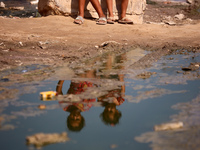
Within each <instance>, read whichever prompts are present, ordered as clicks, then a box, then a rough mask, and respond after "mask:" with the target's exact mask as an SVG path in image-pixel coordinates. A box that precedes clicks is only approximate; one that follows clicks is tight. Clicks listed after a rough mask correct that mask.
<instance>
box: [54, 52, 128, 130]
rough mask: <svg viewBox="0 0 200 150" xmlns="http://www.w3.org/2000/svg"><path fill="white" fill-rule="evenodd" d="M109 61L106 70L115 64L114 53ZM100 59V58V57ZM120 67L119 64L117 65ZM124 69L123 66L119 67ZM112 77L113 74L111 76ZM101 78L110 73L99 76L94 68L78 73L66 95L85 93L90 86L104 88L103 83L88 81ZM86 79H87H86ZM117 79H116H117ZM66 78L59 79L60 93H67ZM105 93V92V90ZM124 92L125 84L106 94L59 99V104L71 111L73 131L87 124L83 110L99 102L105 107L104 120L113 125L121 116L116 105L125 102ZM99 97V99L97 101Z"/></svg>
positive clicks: (118, 76) (102, 116)
mask: <svg viewBox="0 0 200 150" xmlns="http://www.w3.org/2000/svg"><path fill="white" fill-rule="evenodd" d="M107 58H108V59H107V61H106V64H105V68H104V70H110V69H112V68H113V66H114V64H113V63H114V62H115V61H114V60H116V59H115V58H114V56H113V55H108V57H107ZM98 59H100V58H98ZM120 61H122V60H121V59H120ZM117 67H119V66H117ZM119 68H120V69H123V67H119ZM110 77H111V79H112V78H113V76H110ZM101 78H109V75H105V76H97V75H96V71H95V70H94V69H92V70H87V71H85V72H83V73H80V74H79V75H78V78H77V79H73V80H72V81H71V83H70V87H69V89H68V91H67V92H66V95H77V96H80V94H83V93H84V92H86V91H87V90H88V89H89V88H93V87H97V88H98V87H100V88H102V86H103V85H98V82H95V83H92V82H91V81H87V79H95V80H96V81H97V80H99V79H101ZM114 78H117V79H118V80H119V81H120V82H123V81H124V75H123V74H118V75H115V76H114ZM84 80H85V81H84ZM115 81H116V80H115ZM63 84H64V80H59V82H58V84H57V87H56V92H57V94H58V96H59V95H65V94H64V93H63V91H62V89H63ZM104 93H105V92H104ZM124 93H125V85H124V84H123V85H121V86H116V87H114V89H110V88H109V90H107V91H106V94H103V95H101V96H99V97H96V98H88V97H87V98H84V96H83V97H81V98H80V99H78V101H77V100H74V99H73V96H72V99H71V100H70V102H69V101H66V100H63V101H62V100H59V104H60V105H61V107H62V108H63V110H64V111H67V112H69V113H70V114H69V116H68V117H67V127H68V129H69V130H71V131H81V130H82V128H83V127H84V126H85V119H84V117H83V116H82V115H81V112H84V111H88V110H89V109H90V108H91V107H92V106H93V103H95V102H98V103H101V104H100V105H101V106H103V107H105V109H104V111H103V113H102V114H101V115H100V116H101V118H102V121H103V122H104V123H105V124H110V125H111V126H114V125H116V124H117V123H119V119H120V117H121V112H120V111H119V110H117V109H116V106H119V105H121V104H122V103H123V102H124V98H123V97H124ZM96 99H97V101H96Z"/></svg>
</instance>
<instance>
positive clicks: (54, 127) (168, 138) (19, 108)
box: [0, 50, 200, 150]
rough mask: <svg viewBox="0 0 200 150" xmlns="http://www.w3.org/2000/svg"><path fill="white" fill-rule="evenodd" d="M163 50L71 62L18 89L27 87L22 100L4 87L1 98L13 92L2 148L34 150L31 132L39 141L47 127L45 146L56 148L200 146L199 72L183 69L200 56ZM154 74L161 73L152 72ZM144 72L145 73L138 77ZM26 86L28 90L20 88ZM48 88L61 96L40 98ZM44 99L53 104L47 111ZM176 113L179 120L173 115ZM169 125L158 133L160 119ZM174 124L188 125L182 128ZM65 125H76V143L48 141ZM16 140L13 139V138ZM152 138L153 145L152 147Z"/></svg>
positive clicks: (2, 119)
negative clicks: (29, 139)
mask: <svg viewBox="0 0 200 150" xmlns="http://www.w3.org/2000/svg"><path fill="white" fill-rule="evenodd" d="M160 53H161V51H160V52H159V53H158V52H153V53H151V54H150V53H149V54H148V55H146V56H144V52H143V51H141V50H133V51H132V52H128V53H126V55H128V57H127V56H124V55H120V56H119V55H118V56H115V55H112V54H108V55H107V56H105V57H103V58H100V57H97V58H95V59H93V60H89V61H88V62H84V63H81V64H73V63H72V64H70V65H69V66H67V67H66V68H63V70H62V71H60V70H61V68H60V70H57V71H56V72H55V76H56V77H57V78H56V81H55V80H53V81H52V80H48V81H41V82H40V83H39V84H36V85H32V84H33V83H32V82H30V83H29V84H28V85H29V86H30V87H34V88H35V89H34V90H33V88H30V89H29V90H28V91H29V92H28V91H27V87H29V86H27V85H26V86H23V85H17V89H19V91H20V90H22V91H23V94H20V93H19V92H16V93H18V95H19V99H17V98H15V99H13V98H12V96H13V95H10V94H11V92H7V91H10V89H9V88H6V89H5V88H4V89H2V90H1V91H0V94H1V97H2V94H3V95H6V93H7V97H5V98H3V99H1V101H0V113H1V114H0V130H1V134H0V140H1V141H2V142H1V143H0V147H1V148H2V149H6V150H7V149H8V150H9V149H13V148H15V147H17V148H18V149H20V150H24V149H27V147H26V145H25V144H24V143H25V142H24V140H25V137H27V136H28V135H32V136H34V137H36V140H37V141H36V142H40V140H39V141H38V139H39V137H38V134H39V135H42V134H40V133H43V134H44V135H45V136H43V135H42V137H44V139H43V143H44V144H42V148H43V149H44V150H45V149H48V150H51V149H55V147H56V148H58V147H59V148H60V147H62V148H61V149H64V148H66V147H67V148H68V149H73V150H79V149H83V150H91V149H97V150H98V149H108V148H112V149H113V148H115V149H124V150H130V149H134V148H135V149H142V150H144V149H145V150H149V149H154V150H159V149H168V150H174V149H176V150H179V149H181V150H182V149H197V147H199V126H200V124H199V120H200V119H199V107H200V105H199V97H198V98H197V99H195V100H194V101H192V102H191V103H188V101H190V100H191V99H193V98H194V97H195V96H196V95H197V93H198V92H199V71H200V70H199V69H198V70H195V71H190V72H184V71H182V70H181V68H182V67H183V66H188V65H189V63H190V62H193V63H194V62H195V63H197V62H198V60H200V59H199V57H200V56H199V55H197V54H195V57H194V58H192V57H191V56H193V54H192V53H191V54H190V55H184V58H183V57H182V55H170V56H164V57H163V58H161V60H159V59H160V57H161V55H160ZM136 54H137V55H136ZM135 55H136V56H135ZM171 57H174V59H171ZM185 57H186V58H185ZM140 58H141V59H140ZM142 58H143V59H142ZM169 58H170V59H169ZM190 58H191V59H190ZM148 60H150V61H148ZM156 61H158V62H156ZM131 64H133V65H131ZM199 64H200V63H199ZM68 67H70V69H68ZM146 67H147V68H146ZM124 68H125V69H124ZM72 69H73V71H72ZM69 70H70V71H69ZM57 72H59V73H57ZM64 72H65V73H64ZM145 72H146V73H147V74H145ZM152 72H156V74H152V75H151V76H148V75H149V74H148V73H150V74H151V73H152ZM177 72H178V73H177ZM61 74H62V75H61ZM139 74H142V78H138V76H137V75H139ZM143 76H146V77H145V78H143ZM72 77H73V78H72ZM174 80H176V82H175V81H174ZM0 83H1V82H0ZM7 83H9V81H7V82H6V84H7ZM177 83H178V84H177ZM38 85H40V86H38ZM20 86H22V87H23V88H21V89H20ZM15 88H16V87H15ZM55 88H56V89H55ZM12 91H14V90H12ZM41 91H51V92H53V93H54V91H55V93H56V94H57V95H55V98H51V96H50V97H48V96H47V99H42V101H39V96H38V95H39V93H40V92H41ZM51 92H50V93H51ZM14 93H15V92H14ZM55 93H54V94H55ZM43 94H49V93H48V92H47V93H43ZM48 98H50V99H48ZM183 102H185V103H183ZM177 103H179V104H177ZM122 104H123V105H122ZM175 104H177V105H175ZM38 105H44V106H46V107H45V109H43V110H40V109H39V108H38ZM173 105H175V106H173ZM171 106H173V107H175V108H176V109H180V110H181V112H180V114H177V115H173V114H175V113H176V111H174V110H172V109H171ZM61 108H62V109H61ZM63 110H64V111H63ZM122 113H123V117H122ZM171 115H173V116H172V121H169V116H171ZM66 116H67V117H66ZM66 118H67V119H66ZM171 122H175V123H178V124H174V123H173V124H171ZM179 122H180V123H181V124H179ZM163 123H167V124H164V125H165V129H166V125H167V129H166V130H165V131H156V132H151V131H152V129H153V127H154V126H155V125H162V126H163ZM182 123H183V124H182ZM172 125H173V130H168V129H172V127H171V126H172ZM174 125H180V127H182V126H183V127H182V128H180V127H176V128H175V126H174ZM66 126H67V129H68V131H69V130H70V131H74V132H69V133H68V134H67V135H68V136H69V138H70V139H71V140H70V141H68V142H66V143H62V144H61V143H60V142H54V140H53V141H52V142H50V143H55V144H54V145H48V146H46V147H43V146H45V145H46V142H47V143H48V142H49V141H47V140H46V137H49V134H50V133H57V135H60V133H65V130H66ZM113 126H114V127H113ZM11 129H13V130H11ZM162 129H163V128H162ZM2 130H4V131H2ZM5 130H8V131H5ZM148 131H150V132H148ZM75 132H78V134H76V133H75ZM94 134H95V135H94ZM13 135H17V137H16V136H13ZM35 135H36V136H35ZM46 135H48V136H46ZM50 135H51V134H50ZM96 135H98V136H96ZM32 136H31V137H32ZM68 136H67V137H68ZM5 137H6V138H5ZM83 137H84V138H83ZM94 137H95V138H94ZM8 138H9V140H8ZM133 139H135V140H133ZM22 140H23V141H22ZM10 141H12V144H8V143H10ZM61 141H62V139H61ZM65 141H67V140H65ZM65 141H63V142H65ZM88 141H90V142H88ZM138 141H139V142H138ZM185 141H186V142H185ZM140 142H142V143H140ZM149 142H151V143H152V144H151V147H148V145H149ZM144 143H147V144H144ZM33 145H34V144H33ZM33 145H29V148H30V149H31V148H33V147H32V146H33Z"/></svg>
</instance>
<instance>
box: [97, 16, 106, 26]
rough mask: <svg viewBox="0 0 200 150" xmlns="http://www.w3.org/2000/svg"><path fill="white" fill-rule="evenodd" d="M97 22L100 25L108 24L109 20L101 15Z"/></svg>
mask: <svg viewBox="0 0 200 150" xmlns="http://www.w3.org/2000/svg"><path fill="white" fill-rule="evenodd" d="M96 24H98V25H106V24H107V20H106V18H105V17H100V18H99V19H98V20H97V22H96Z"/></svg>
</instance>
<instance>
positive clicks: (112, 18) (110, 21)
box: [107, 17, 115, 24]
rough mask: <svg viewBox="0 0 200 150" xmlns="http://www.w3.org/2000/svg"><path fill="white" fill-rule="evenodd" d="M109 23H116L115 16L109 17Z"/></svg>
mask: <svg viewBox="0 0 200 150" xmlns="http://www.w3.org/2000/svg"><path fill="white" fill-rule="evenodd" d="M107 23H108V24H114V23H115V19H114V17H109V18H107Z"/></svg>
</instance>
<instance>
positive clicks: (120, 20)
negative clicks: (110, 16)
mask: <svg viewBox="0 0 200 150" xmlns="http://www.w3.org/2000/svg"><path fill="white" fill-rule="evenodd" d="M118 23H122V24H133V21H132V20H130V19H128V18H126V17H124V18H122V19H119V21H118Z"/></svg>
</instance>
